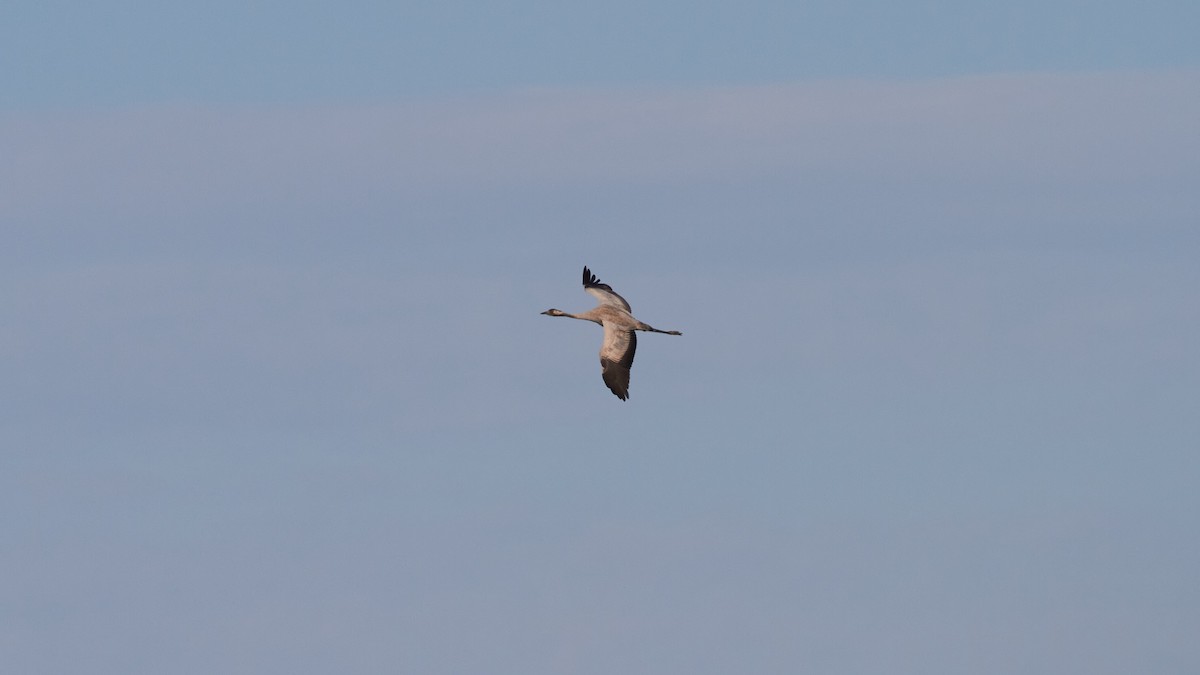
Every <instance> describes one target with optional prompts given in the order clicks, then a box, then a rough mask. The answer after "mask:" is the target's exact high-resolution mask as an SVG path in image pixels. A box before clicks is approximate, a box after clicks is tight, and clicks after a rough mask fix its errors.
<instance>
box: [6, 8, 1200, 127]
mask: <svg viewBox="0 0 1200 675" xmlns="http://www.w3.org/2000/svg"><path fill="white" fill-rule="evenodd" d="M0 19H2V20H0V62H3V63H4V64H6V65H5V68H4V86H3V88H2V91H0V102H3V104H4V105H5V107H18V108H23V107H26V106H31V105H32V106H76V105H87V104H104V105H121V104H126V103H147V102H158V101H164V100H166V101H178V100H183V101H219V102H262V101H287V102H306V101H322V100H357V101H381V100H382V101H387V100H393V99H395V98H396V97H412V96H422V95H428V94H446V93H454V92H459V91H464V90H466V91H478V90H485V91H492V90H497V89H501V90H503V89H507V88H511V87H519V86H531V85H532V86H556V87H557V86H565V87H579V86H612V85H630V84H639V85H649V86H663V85H710V84H745V83H773V82H780V81H794V80H798V79H803V80H809V79H827V78H844V77H869V78H875V77H883V78H896V77H900V78H926V77H939V76H952V75H964V74H975V73H982V72H987V73H991V72H1009V71H1016V72H1026V71H1031V70H1033V71H1047V70H1049V71H1063V70H1067V71H1093V70H1111V69H1127V68H1132V69H1147V68H1150V69H1155V68H1181V67H1195V66H1196V64H1197V62H1198V61H1200V47H1198V46H1197V45H1196V40H1195V39H1193V38H1194V30H1193V27H1194V26H1195V25H1197V24H1198V23H1200V8H1197V5H1196V3H1194V2H1189V1H1187V0H1146V1H1145V2H1101V3H1098V2H1087V1H1085V0H1071V1H1063V0H1042V1H1037V0H1014V1H1012V2H1004V3H964V2H955V1H953V0H940V1H939V0H934V1H924V2H894V1H889V0H871V1H865V0H856V1H853V2H845V1H839V0H821V1H819V2H748V3H730V2H650V3H646V2H628V1H625V0H616V1H614V2H607V3H603V4H594V5H591V6H586V7H585V6H583V5H581V4H579V3H561V2H528V1H523V2H507V3H485V2H446V1H429V2H354V1H351V2H326V3H305V4H303V5H298V4H297V3H292V2H280V1H278V0H274V1H272V0H268V1H265V2H255V3H245V2H227V1H225V0H215V1H214V2H208V3H201V4H194V5H179V4H171V3H168V4H164V3H161V2H148V1H146V0H125V1H115V2H106V3H91V4H87V5H83V6H80V4H79V3H72V2H65V3H64V2H53V1H51V2H23V1H18V2H10V3H6V5H5V8H4V9H3V10H0Z"/></svg>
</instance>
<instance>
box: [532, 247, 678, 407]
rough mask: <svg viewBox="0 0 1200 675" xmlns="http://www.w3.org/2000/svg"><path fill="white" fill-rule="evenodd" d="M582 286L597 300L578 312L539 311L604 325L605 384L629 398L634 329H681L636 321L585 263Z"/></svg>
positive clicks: (602, 371)
mask: <svg viewBox="0 0 1200 675" xmlns="http://www.w3.org/2000/svg"><path fill="white" fill-rule="evenodd" d="M583 290H585V291H587V292H588V293H589V294H591V295H592V296H594V297H595V298H596V299H597V300H598V301H599V302H600V304H599V305H597V306H596V307H595V308H593V309H590V310H588V311H586V312H583V313H581V314H568V313H567V312H564V311H562V310H560V309H548V310H546V311H544V312H542V314H546V315H548V316H566V317H570V318H572V319H583V320H585V321H593V322H595V323H598V324H600V325H601V326H603V327H604V342H603V343H601V345H600V374H601V375H602V376H603V377H604V384H606V385H608V388H609V389H611V390H612V393H614V394H616V396H617V398H619V399H621V400H622V401H624V400H625V399H627V398H629V369H630V368H631V367H632V366H633V355H634V352H636V351H637V335H636V334H635V333H634V331H639V330H640V331H646V332H651V333H663V334H665V335H683V333H680V332H679V331H677V330H659V329H657V328H654V327H652V326H650V325H649V324H645V323H642V322H641V321H638V320H637V319H636V318H634V316H633V314H632V313H631V310H630V307H629V303H628V302H626V301H625V298H622V297H621V296H619V295H617V293H616V292H615V291H613V289H612V287H611V286H609V285H608V284H604V283H600V280H599V279H598V278H596V275H594V274H592V273H591V271H590V270H589V269H588V268H586V267H584V268H583Z"/></svg>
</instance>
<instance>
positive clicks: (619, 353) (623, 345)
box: [600, 325, 637, 401]
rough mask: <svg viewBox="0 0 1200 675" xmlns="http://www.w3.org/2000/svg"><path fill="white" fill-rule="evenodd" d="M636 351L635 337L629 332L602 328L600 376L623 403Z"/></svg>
mask: <svg viewBox="0 0 1200 675" xmlns="http://www.w3.org/2000/svg"><path fill="white" fill-rule="evenodd" d="M636 351H637V335H635V334H634V332H633V331H631V330H622V329H620V328H614V327H612V326H608V325H605V326H604V344H603V345H601V346H600V374H601V375H602V376H603V377H604V384H606V385H608V388H609V389H611V390H612V393H614V394H616V395H617V398H619V399H621V400H622V401H624V400H625V399H627V398H629V369H630V368H631V367H633V353H634V352H636Z"/></svg>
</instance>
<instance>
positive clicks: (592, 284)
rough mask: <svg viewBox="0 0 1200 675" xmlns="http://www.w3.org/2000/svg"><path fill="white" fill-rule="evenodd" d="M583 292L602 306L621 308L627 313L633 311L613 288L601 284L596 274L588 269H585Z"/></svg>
mask: <svg viewBox="0 0 1200 675" xmlns="http://www.w3.org/2000/svg"><path fill="white" fill-rule="evenodd" d="M583 290H585V291H587V292H588V293H589V294H591V296H592V297H594V298H596V299H597V300H599V301H600V304H601V305H611V306H613V307H620V308H621V309H623V310H625V311H626V312H632V311H633V310H632V309H630V308H629V303H628V302H625V298H622V297H621V296H619V295H617V293H616V291H614V290H613V289H612V286H609V285H608V284H602V283H600V279H599V278H598V277H596V275H595V274H592V271H591V270H589V269H588V268H587V267H584V268H583Z"/></svg>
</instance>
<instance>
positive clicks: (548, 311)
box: [542, 310, 550, 314]
mask: <svg viewBox="0 0 1200 675" xmlns="http://www.w3.org/2000/svg"><path fill="white" fill-rule="evenodd" d="M549 313H550V310H546V311H544V312H542V314H549Z"/></svg>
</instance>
